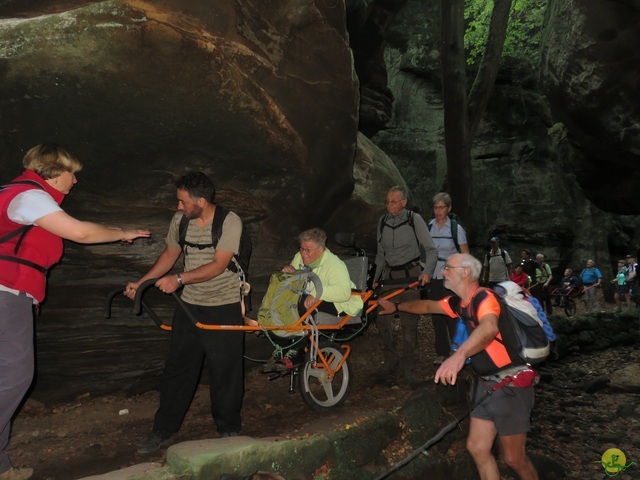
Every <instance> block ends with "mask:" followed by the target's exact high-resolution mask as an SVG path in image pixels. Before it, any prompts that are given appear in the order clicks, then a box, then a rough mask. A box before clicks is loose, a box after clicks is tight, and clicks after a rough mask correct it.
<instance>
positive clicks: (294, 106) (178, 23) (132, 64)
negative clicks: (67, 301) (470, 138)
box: [0, 0, 391, 281]
mask: <svg viewBox="0 0 640 480" xmlns="http://www.w3.org/2000/svg"><path fill="white" fill-rule="evenodd" d="M0 17H2V20H0V79H1V81H2V84H3V87H4V88H3V89H2V93H0V111H1V112H2V114H1V116H0V131H1V132H2V135H3V142H2V143H1V144H0V155H1V156H2V158H3V159H4V160H3V162H2V164H1V165H0V174H1V176H2V177H3V178H5V179H6V180H8V179H10V178H12V176H13V175H14V174H15V173H17V172H18V171H19V162H20V160H21V157H22V154H23V153H24V152H25V151H26V149H27V148H29V147H31V146H32V145H34V144H36V143H40V142H43V141H54V142H58V143H63V144H66V145H68V146H69V147H70V148H71V149H72V150H73V151H75V152H76V153H77V154H78V155H79V156H80V158H81V159H83V160H84V163H85V169H84V170H83V172H82V173H81V175H80V176H79V178H80V183H79V185H78V186H77V188H76V189H75V190H74V192H73V194H72V195H70V196H69V198H68V200H67V202H66V208H67V209H68V210H69V211H70V212H71V213H73V214H76V215H78V216H80V217H81V218H93V219H98V220H103V221H107V222H112V223H119V224H122V223H123V222H124V223H127V224H135V225H140V226H150V227H151V229H152V230H153V233H154V237H155V240H152V241H150V243H151V246H152V248H149V246H148V245H147V246H146V247H145V248H136V247H133V248H132V249H131V251H132V252H134V251H135V254H131V255H129V254H127V255H122V256H121V258H126V260H127V265H126V266H127V267H134V268H135V269H136V270H138V271H140V270H143V269H144V268H147V267H148V265H150V263H151V261H152V259H153V257H154V255H156V254H157V252H158V250H159V249H160V248H161V247H162V240H163V238H164V234H165V232H166V228H167V221H168V219H169V218H170V215H171V212H170V210H171V209H172V208H174V205H175V191H174V189H173V187H172V180H173V179H174V178H175V177H176V176H178V175H180V174H183V173H184V172H186V171H188V170H192V169H198V170H203V171H205V172H207V173H208V174H210V175H211V176H212V178H213V179H214V181H215V183H216V186H217V188H218V191H219V193H218V199H219V201H220V202H221V203H222V204H226V205H228V206H229V207H231V208H233V209H234V210H236V211H237V212H238V213H239V214H240V215H241V216H242V217H243V218H244V220H245V222H246V223H247V224H248V228H249V230H250V232H251V233H252V234H254V237H255V239H256V240H255V243H256V252H257V253H256V257H259V256H260V254H261V253H267V254H268V253H272V252H273V250H272V249H273V247H274V245H276V246H279V247H280V248H285V247H290V246H291V241H292V239H293V238H294V237H295V235H296V234H297V233H298V231H299V230H300V229H303V228H307V227H309V226H312V225H323V224H324V223H325V222H326V221H327V220H328V219H329V217H330V216H332V215H333V213H334V211H335V210H336V208H337V206H338V205H341V204H342V203H344V202H346V201H347V200H348V199H349V198H350V195H351V193H352V191H353V188H354V179H353V170H354V157H355V152H356V143H357V142H356V140H357V136H356V133H357V125H358V100H359V92H358V79H357V77H356V75H355V71H354V69H353V58H352V54H351V50H350V49H349V45H348V34H347V31H346V19H345V8H344V4H343V3H342V2H329V3H328V2H324V1H317V2H316V1H313V0H309V1H303V2H300V1H295V2H294V1H290V2H279V3H278V4H277V5H275V4H273V3H271V2H257V3H256V2H249V1H245V0H237V1H231V2H220V3H219V4H217V7H216V8H215V9H213V8H203V6H202V3H201V2H197V1H193V2H189V1H187V2H185V1H182V0H180V1H178V0H164V1H159V2H144V1H136V0H131V1H103V2H95V1H94V2H82V3H81V4H80V5H79V6H78V4H76V3H74V4H73V6H72V5H70V3H69V2H64V1H58V2H30V3H21V4H19V5H18V4H15V3H14V2H1V3H0ZM390 182H391V181H385V182H384V183H385V184H386V183H390ZM362 207H364V208H371V207H370V206H362ZM373 208H374V209H375V210H376V211H379V210H380V208H381V207H380V205H379V204H376V205H375V206H374V207H373ZM258 232H259V233H260V234H259V235H258V234H257V233H258ZM141 243H144V242H141ZM76 248H78V247H76V246H71V248H70V251H69V252H68V255H67V264H68V262H70V261H71V262H74V251H75V250H76ZM91 248H93V249H95V248H96V247H91ZM91 248H90V249H91ZM276 248H277V247H276ZM81 250H85V249H84V248H81ZM100 250H101V251H102V252H103V253H107V254H108V253H114V252H118V253H119V254H120V253H121V249H120V248H118V247H109V246H107V247H101V249H100ZM286 252H287V253H286V254H285V256H286V258H288V257H289V256H290V253H289V252H290V250H288V251H286ZM85 261H86V259H85ZM131 262H133V263H131ZM279 262H282V258H281V259H280V260H279ZM97 263H98V264H99V263H102V262H101V261H100V260H98V261H97ZM96 266H98V265H96ZM268 268H269V269H271V268H273V266H269V267H268ZM54 275H55V274H54ZM93 276H95V274H94V275H93ZM53 280H54V281H55V276H54V278H53Z"/></svg>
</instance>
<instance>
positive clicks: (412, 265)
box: [374, 186, 438, 384]
mask: <svg viewBox="0 0 640 480" xmlns="http://www.w3.org/2000/svg"><path fill="white" fill-rule="evenodd" d="M385 204H386V207H387V213H386V214H385V215H383V216H382V217H381V218H380V221H379V223H378V231H377V239H378V254H377V255H376V272H375V274H374V279H375V281H374V288H377V287H378V286H379V285H381V284H382V285H384V288H385V289H391V288H394V287H398V286H402V285H407V284H409V283H411V282H414V281H416V280H418V281H419V282H420V285H422V286H424V285H426V284H428V283H429V282H430V281H431V278H432V277H433V271H434V269H435V267H436V262H437V261H438V250H437V249H436V247H435V245H434V244H433V240H432V239H431V235H429V230H428V229H427V225H426V223H425V222H424V220H423V219H422V217H421V216H420V215H419V214H417V213H415V212H412V211H410V210H407V209H406V206H407V196H406V194H405V192H404V191H403V190H402V189H401V188H400V187H397V186H396V187H392V188H390V189H389V191H388V192H387V195H386V200H385ZM388 287H389V288H388ZM398 298H400V299H403V300H411V299H418V298H420V293H419V292H418V291H415V290H409V291H407V292H405V293H403V294H402V295H401V296H399V297H398ZM399 317H400V320H401V322H400V328H401V330H402V349H403V355H402V358H400V357H399V354H398V350H397V349H396V345H395V335H394V332H393V330H394V318H395V315H393V314H391V315H380V316H379V317H378V320H377V323H376V325H377V326H378V331H379V332H380V337H381V338H382V345H383V355H384V365H383V366H382V368H381V370H380V371H379V374H380V375H381V376H382V377H388V376H390V375H392V374H394V373H395V371H396V369H397V368H398V366H400V370H401V372H402V374H403V377H404V380H405V381H406V382H408V383H409V384H415V383H417V377H416V375H415V368H416V362H417V360H418V319H419V318H418V316H417V315H410V314H402V315H401V316H399Z"/></svg>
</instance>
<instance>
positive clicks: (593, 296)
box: [580, 259, 602, 313]
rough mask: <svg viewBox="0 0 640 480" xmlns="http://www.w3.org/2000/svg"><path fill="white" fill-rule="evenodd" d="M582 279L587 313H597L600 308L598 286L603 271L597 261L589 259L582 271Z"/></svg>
mask: <svg viewBox="0 0 640 480" xmlns="http://www.w3.org/2000/svg"><path fill="white" fill-rule="evenodd" d="M580 280H581V281H582V285H583V286H584V297H582V298H583V300H584V307H585V309H586V311H587V313H597V312H598V310H600V302H599V301H598V291H597V288H598V287H599V286H600V283H601V282H602V273H601V272H600V269H598V268H597V267H596V262H594V261H593V260H591V259H589V260H587V268H585V269H584V270H582V272H580Z"/></svg>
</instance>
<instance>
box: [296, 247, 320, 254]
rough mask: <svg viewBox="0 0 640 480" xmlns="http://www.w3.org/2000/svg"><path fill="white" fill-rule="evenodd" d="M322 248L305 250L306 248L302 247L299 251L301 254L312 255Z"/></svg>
mask: <svg viewBox="0 0 640 480" xmlns="http://www.w3.org/2000/svg"><path fill="white" fill-rule="evenodd" d="M319 248H320V247H316V248H305V247H300V248H299V249H298V250H300V253H311V252H315V251H316V250H318V249H319Z"/></svg>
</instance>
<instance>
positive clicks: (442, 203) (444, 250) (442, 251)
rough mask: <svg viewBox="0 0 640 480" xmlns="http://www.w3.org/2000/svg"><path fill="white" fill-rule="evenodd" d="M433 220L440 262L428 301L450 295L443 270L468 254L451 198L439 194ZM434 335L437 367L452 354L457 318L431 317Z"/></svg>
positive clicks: (432, 232) (464, 234) (433, 230)
mask: <svg viewBox="0 0 640 480" xmlns="http://www.w3.org/2000/svg"><path fill="white" fill-rule="evenodd" d="M433 215H434V218H433V220H431V221H430V222H429V233H431V238H432V239H433V243H434V244H435V246H436V248H437V249H438V263H437V264H436V269H435V272H434V275H433V279H432V280H431V282H430V283H429V287H428V291H429V292H428V293H429V300H440V299H442V298H444V297H446V296H449V295H450V292H449V291H447V290H446V289H445V288H444V280H443V278H442V267H444V264H445V262H446V261H447V259H448V258H449V257H450V256H451V255H455V254H456V253H469V245H468V243H467V235H466V233H465V231H464V228H462V225H460V223H459V221H458V218H457V217H456V216H455V215H454V214H452V213H451V196H450V195H449V194H448V193H445V192H440V193H436V194H435V195H434V196H433ZM431 319H432V320H433V330H434V334H435V349H436V358H435V360H434V362H433V363H434V365H440V364H441V363H442V362H443V361H444V360H445V359H446V358H447V357H448V356H449V353H450V352H451V339H452V338H453V337H454V336H455V334H456V329H457V325H458V321H457V319H454V318H450V317H449V316H448V315H432V316H431Z"/></svg>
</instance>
